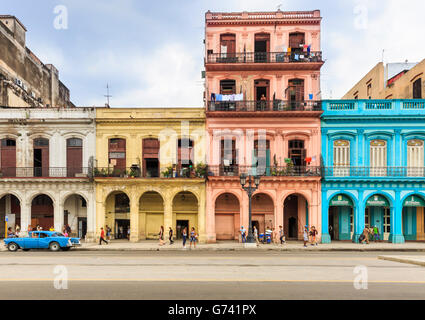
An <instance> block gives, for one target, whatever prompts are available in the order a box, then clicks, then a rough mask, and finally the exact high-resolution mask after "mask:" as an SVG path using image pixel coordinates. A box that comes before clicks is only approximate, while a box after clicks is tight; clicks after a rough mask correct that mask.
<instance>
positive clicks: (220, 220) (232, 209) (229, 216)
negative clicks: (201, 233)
mask: <svg viewBox="0 0 425 320" xmlns="http://www.w3.org/2000/svg"><path fill="white" fill-rule="evenodd" d="M239 220H240V205H239V200H238V198H237V197H236V196H235V195H233V194H231V193H224V194H222V195H220V196H219V197H218V198H217V200H216V201H215V232H216V239H217V240H237V239H238V237H239V235H238V233H237V230H238V228H239Z"/></svg>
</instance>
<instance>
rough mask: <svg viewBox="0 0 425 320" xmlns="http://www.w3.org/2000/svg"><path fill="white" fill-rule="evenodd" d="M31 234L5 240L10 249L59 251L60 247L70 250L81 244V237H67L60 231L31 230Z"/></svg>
mask: <svg viewBox="0 0 425 320" xmlns="http://www.w3.org/2000/svg"><path fill="white" fill-rule="evenodd" d="M28 234H29V236H28V237H25V238H7V239H5V240H4V243H5V245H6V247H7V248H8V249H9V251H17V250H18V249H22V250H24V251H28V250H30V249H50V250H51V251H59V250H60V249H62V250H64V251H68V250H69V249H71V248H72V247H75V246H80V245H81V244H80V239H79V238H69V237H65V236H64V235H63V234H62V233H60V232H55V231H30V232H28Z"/></svg>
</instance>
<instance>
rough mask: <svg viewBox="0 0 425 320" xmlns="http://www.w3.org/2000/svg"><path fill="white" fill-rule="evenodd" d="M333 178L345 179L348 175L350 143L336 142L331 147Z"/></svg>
mask: <svg viewBox="0 0 425 320" xmlns="http://www.w3.org/2000/svg"><path fill="white" fill-rule="evenodd" d="M333 155H334V176H335V177H347V176H349V174H350V141H348V140H336V141H334V147H333Z"/></svg>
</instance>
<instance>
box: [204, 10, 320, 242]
mask: <svg viewBox="0 0 425 320" xmlns="http://www.w3.org/2000/svg"><path fill="white" fill-rule="evenodd" d="M205 23H206V31H205V44H206V46H205V71H206V75H205V76H206V91H205V98H206V99H205V101H206V110H207V113H206V117H207V119H206V127H207V131H208V134H207V136H208V141H207V146H208V155H207V158H208V165H209V166H208V181H207V206H206V214H207V221H206V224H207V240H208V242H215V241H217V240H234V239H238V238H239V232H238V231H239V229H240V228H241V226H244V227H245V228H246V227H248V221H249V208H248V196H247V194H246V192H245V191H243V190H242V188H241V184H240V179H239V176H240V175H241V174H248V175H259V176H261V183H260V186H259V189H258V191H257V192H256V193H255V195H254V196H253V199H252V220H253V225H254V226H256V227H257V229H258V230H259V232H260V233H264V231H265V229H266V228H267V227H270V228H276V229H278V226H279V225H283V226H284V229H285V233H286V235H287V237H288V238H290V239H299V238H301V237H302V227H303V226H304V225H305V224H307V223H308V224H310V225H315V226H316V227H317V228H318V229H320V224H321V218H320V201H321V198H320V194H321V193H320V115H321V113H322V111H321V105H320V101H318V99H320V69H321V66H322V65H323V61H322V54H321V51H320V23H321V17H320V11H309V12H282V11H277V12H251V13H248V12H242V13H212V12H207V13H206V22H205Z"/></svg>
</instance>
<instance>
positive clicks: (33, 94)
mask: <svg viewBox="0 0 425 320" xmlns="http://www.w3.org/2000/svg"><path fill="white" fill-rule="evenodd" d="M31 97H32V98H33V99H35V93H34V92H32V91H31Z"/></svg>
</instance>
